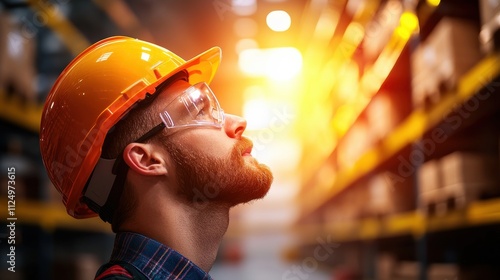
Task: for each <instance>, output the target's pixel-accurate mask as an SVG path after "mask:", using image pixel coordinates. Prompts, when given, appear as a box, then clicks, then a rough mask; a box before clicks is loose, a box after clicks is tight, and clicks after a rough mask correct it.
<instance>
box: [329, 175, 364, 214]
mask: <svg viewBox="0 0 500 280" xmlns="http://www.w3.org/2000/svg"><path fill="white" fill-rule="evenodd" d="M366 198H367V192H366V191H365V190H364V188H363V186H362V185H358V184H357V185H354V186H351V187H350V188H348V189H347V190H345V191H344V192H343V193H341V194H340V195H338V196H336V197H335V198H334V199H333V200H332V201H330V202H329V203H327V204H326V205H325V207H324V211H323V220H324V222H325V223H335V222H353V221H356V220H358V219H359V217H360V216H361V213H362V210H363V207H364V204H365V202H366Z"/></svg>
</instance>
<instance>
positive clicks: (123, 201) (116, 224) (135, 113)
mask: <svg viewBox="0 0 500 280" xmlns="http://www.w3.org/2000/svg"><path fill="white" fill-rule="evenodd" d="M181 79H184V80H187V73H186V72H185V71H182V72H179V73H176V74H175V75H173V76H172V77H170V78H169V79H167V80H166V81H165V82H163V83H162V84H160V85H159V86H158V87H157V90H156V91H157V93H156V94H153V95H150V96H148V97H146V99H144V100H143V101H141V102H139V103H137V104H136V105H135V106H134V107H133V108H132V109H131V110H130V111H129V112H128V113H127V115H126V116H125V117H123V118H122V119H121V120H120V121H119V122H118V123H117V124H115V125H114V126H113V128H112V129H111V130H110V131H109V132H108V134H107V135H106V139H105V140H104V144H103V148H102V154H101V157H103V158H109V159H114V158H119V157H122V156H123V150H124V149H125V147H126V146H127V145H128V144H129V143H132V142H134V141H136V140H137V139H138V138H139V137H141V136H142V135H144V134H145V133H147V132H148V131H149V129H151V128H152V127H154V126H155V125H158V122H159V121H161V119H160V118H159V117H158V114H157V112H159V111H160V110H161V106H162V105H164V104H160V102H155V101H156V100H157V99H156V97H157V96H158V94H159V93H161V91H162V89H163V88H165V87H168V85H170V84H172V83H173V82H175V81H177V80H181ZM145 142H148V140H146V141H145ZM120 160H123V159H120ZM118 201H119V203H118V206H117V207H116V209H115V211H114V214H113V220H112V222H111V229H112V230H113V232H115V233H116V232H118V230H119V229H120V227H121V226H122V224H123V222H125V221H126V219H127V218H129V217H130V216H131V215H132V214H133V213H134V211H135V209H136V207H137V199H136V197H135V196H134V195H133V193H132V188H131V186H130V182H129V181H128V180H125V184H124V186H123V191H122V194H121V197H120V199H119V200H118Z"/></svg>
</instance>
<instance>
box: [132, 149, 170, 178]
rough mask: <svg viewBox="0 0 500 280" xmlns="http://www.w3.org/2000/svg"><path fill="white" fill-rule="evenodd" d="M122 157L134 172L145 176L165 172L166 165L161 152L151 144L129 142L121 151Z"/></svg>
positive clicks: (163, 173)
mask: <svg viewBox="0 0 500 280" xmlns="http://www.w3.org/2000/svg"><path fill="white" fill-rule="evenodd" d="M123 159H124V160H125V162H126V163H127V165H128V166H129V167H130V169H132V170H134V171H135V172H137V173H139V174H141V175H145V176H156V175H165V174H167V173H168V172H167V165H166V164H165V160H164V159H163V157H162V156H161V153H159V152H158V151H155V150H154V148H153V146H152V145H151V144H143V143H130V144H128V145H127V146H126V147H125V150H124V151H123Z"/></svg>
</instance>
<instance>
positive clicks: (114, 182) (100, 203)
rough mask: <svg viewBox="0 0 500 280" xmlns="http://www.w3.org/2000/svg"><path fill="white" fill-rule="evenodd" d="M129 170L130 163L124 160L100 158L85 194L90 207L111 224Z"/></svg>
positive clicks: (84, 197)
mask: <svg viewBox="0 0 500 280" xmlns="http://www.w3.org/2000/svg"><path fill="white" fill-rule="evenodd" d="M127 172H128V165H126V164H125V163H124V162H123V160H117V159H103V158H100V159H99V161H98V162H97V165H96V167H95V168H94V171H93V172H92V175H91V176H90V180H89V181H88V183H87V186H86V189H85V193H84V195H83V200H84V201H85V203H86V204H87V205H88V206H89V208H90V209H91V210H92V211H94V212H96V213H99V217H101V219H102V220H103V221H105V222H108V223H110V224H111V223H113V216H114V213H115V211H116V208H117V207H118V203H119V202H120V198H121V195H122V192H123V188H124V186H125V180H126V178H127Z"/></svg>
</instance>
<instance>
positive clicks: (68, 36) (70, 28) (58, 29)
mask: <svg viewBox="0 0 500 280" xmlns="http://www.w3.org/2000/svg"><path fill="white" fill-rule="evenodd" d="M28 3H29V4H30V6H31V8H32V9H33V11H34V12H35V13H37V14H38V16H37V18H43V20H44V21H45V25H47V26H48V27H50V28H51V29H52V30H54V31H55V33H56V34H57V35H58V36H59V37H60V38H61V40H62V41H63V43H64V44H65V45H66V47H68V49H69V50H70V51H71V53H72V54H73V55H74V56H76V55H78V54H80V53H81V52H82V51H83V50H85V49H86V48H87V47H88V46H89V45H90V43H89V42H88V41H87V39H86V38H85V37H84V36H83V35H82V34H81V33H80V32H79V31H78V29H77V28H76V27H75V26H74V25H73V24H72V23H71V22H69V21H68V20H67V18H66V17H65V16H64V15H63V14H62V12H61V11H60V10H59V9H58V7H57V5H54V4H51V3H50V2H48V1H40V0H28Z"/></svg>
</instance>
